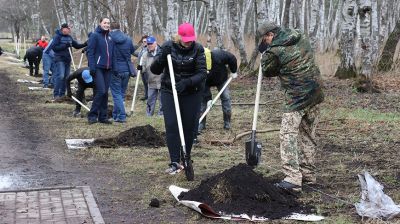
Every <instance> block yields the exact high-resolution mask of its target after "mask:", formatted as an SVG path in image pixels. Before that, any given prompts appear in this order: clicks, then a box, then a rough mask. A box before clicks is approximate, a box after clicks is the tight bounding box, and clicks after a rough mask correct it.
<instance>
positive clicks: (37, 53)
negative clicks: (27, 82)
mask: <svg viewBox="0 0 400 224" xmlns="http://www.w3.org/2000/svg"><path fill="white" fill-rule="evenodd" d="M42 54H43V48H41V47H31V48H29V49H28V50H26V53H25V56H24V63H26V60H28V63H29V75H30V76H33V65H35V77H37V76H39V65H40V61H41V60H42Z"/></svg>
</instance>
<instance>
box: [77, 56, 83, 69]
mask: <svg viewBox="0 0 400 224" xmlns="http://www.w3.org/2000/svg"><path fill="white" fill-rule="evenodd" d="M83 54H84V53H83V52H82V53H81V59H80V60H79V65H78V69H80V68H81V65H82V60H83Z"/></svg>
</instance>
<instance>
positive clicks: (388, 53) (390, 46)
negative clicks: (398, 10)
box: [378, 21, 400, 72]
mask: <svg viewBox="0 0 400 224" xmlns="http://www.w3.org/2000/svg"><path fill="white" fill-rule="evenodd" d="M399 40H400V21H397V23H396V26H395V28H394V30H393V32H391V33H390V34H389V38H388V39H387V41H386V44H385V47H384V48H383V51H382V54H381V58H380V60H379V63H378V70H379V71H384V72H385V71H389V70H390V69H391V68H392V65H393V57H394V54H395V52H396V46H397V43H398V42H399Z"/></svg>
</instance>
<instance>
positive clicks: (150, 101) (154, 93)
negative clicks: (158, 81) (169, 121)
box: [146, 88, 163, 117]
mask: <svg viewBox="0 0 400 224" xmlns="http://www.w3.org/2000/svg"><path fill="white" fill-rule="evenodd" d="M147 93H148V97H147V107H146V115H147V116H148V117H151V116H153V114H154V111H155V109H156V103H157V98H158V99H160V98H161V91H160V90H159V89H153V88H148V91H147ZM158 102H159V104H160V109H158V115H163V112H162V103H161V100H159V101H158Z"/></svg>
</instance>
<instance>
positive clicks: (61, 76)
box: [46, 23, 87, 99]
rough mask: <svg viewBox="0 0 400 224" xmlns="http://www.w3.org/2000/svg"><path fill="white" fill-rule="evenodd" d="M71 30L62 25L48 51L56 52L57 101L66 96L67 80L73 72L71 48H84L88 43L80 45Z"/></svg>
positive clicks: (55, 89)
mask: <svg viewBox="0 0 400 224" xmlns="http://www.w3.org/2000/svg"><path fill="white" fill-rule="evenodd" d="M70 34H71V28H70V27H69V26H68V24H67V23H64V24H62V25H61V28H60V29H59V30H56V34H55V36H54V37H53V41H52V43H51V45H50V47H49V48H48V49H47V50H46V51H50V50H53V51H54V62H55V63H56V67H57V72H56V73H55V74H53V76H52V78H53V83H54V91H53V96H54V98H55V99H57V98H59V97H62V96H64V95H65V89H66V86H65V79H66V78H67V76H68V75H69V73H70V70H71V60H72V58H71V55H70V52H71V47H74V48H76V49H80V48H84V47H86V45H87V42H85V43H83V44H80V43H78V42H77V41H76V40H74V39H73V38H72V37H71V35H70Z"/></svg>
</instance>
